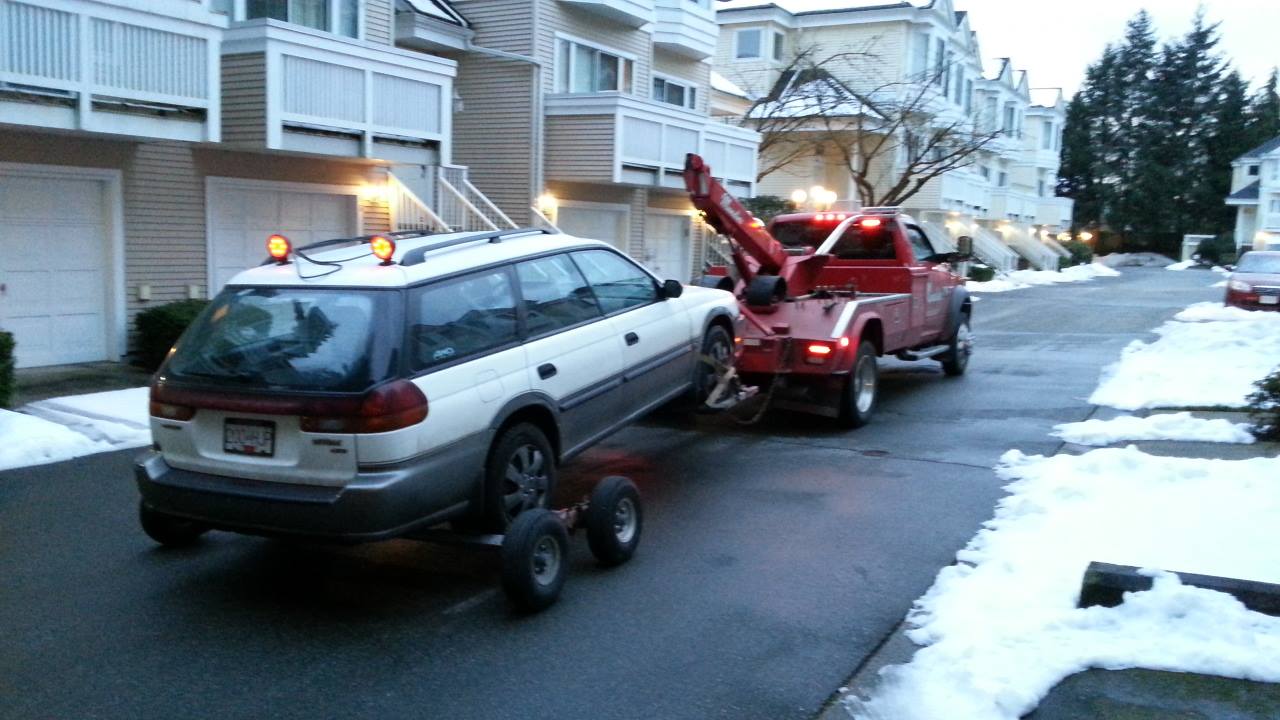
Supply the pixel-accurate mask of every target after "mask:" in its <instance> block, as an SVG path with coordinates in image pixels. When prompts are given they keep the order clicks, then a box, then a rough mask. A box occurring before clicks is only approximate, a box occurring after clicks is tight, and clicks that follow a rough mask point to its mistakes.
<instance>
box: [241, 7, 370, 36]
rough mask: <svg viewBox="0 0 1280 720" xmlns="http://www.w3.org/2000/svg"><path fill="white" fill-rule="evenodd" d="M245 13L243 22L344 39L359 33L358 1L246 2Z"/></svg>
mask: <svg viewBox="0 0 1280 720" xmlns="http://www.w3.org/2000/svg"><path fill="white" fill-rule="evenodd" d="M244 13H245V19H246V20H254V19H257V18H269V19H271V20H282V21H284V22H287V23H293V24H294V25H302V26H303V27H309V28H314V29H316V30H324V31H326V32H331V33H334V34H337V35H345V36H346V37H356V36H357V34H358V33H359V30H360V21H359V16H360V0H245V5H244Z"/></svg>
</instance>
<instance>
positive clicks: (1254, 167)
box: [1249, 165, 1258, 177]
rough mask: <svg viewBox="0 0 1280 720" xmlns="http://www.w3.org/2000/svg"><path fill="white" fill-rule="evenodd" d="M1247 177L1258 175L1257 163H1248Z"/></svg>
mask: <svg viewBox="0 0 1280 720" xmlns="http://www.w3.org/2000/svg"><path fill="white" fill-rule="evenodd" d="M1249 177H1258V166H1257V165H1250V166H1249Z"/></svg>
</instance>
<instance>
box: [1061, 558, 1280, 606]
mask: <svg viewBox="0 0 1280 720" xmlns="http://www.w3.org/2000/svg"><path fill="white" fill-rule="evenodd" d="M1173 574H1174V575H1177V576H1178V580H1179V581H1181V582H1182V584H1183V585H1191V586H1194V587H1198V588H1204V589H1206V590H1217V591H1218V592H1224V593H1227V594H1228V595H1231V596H1232V597H1234V598H1235V599H1237V600H1239V601H1240V602H1241V603H1242V604H1243V605H1244V606H1245V607H1247V608H1249V609H1250V610H1253V611H1255V612H1260V613H1263V614H1264V615H1272V616H1275V617H1280V585H1272V584H1270V583H1264V582H1256V581H1254V580H1237V579H1235V578H1226V577H1218V576H1216V575H1196V574H1193V573H1181V572H1175V573H1173ZM1152 582H1153V581H1152V578H1151V577H1150V576H1149V575H1144V574H1142V572H1141V570H1140V569H1139V568H1136V567H1132V566H1129V565H1112V564H1110V563H1101V562H1091V563H1089V568H1088V569H1087V570H1085V571H1084V579H1083V581H1082V582H1081V584H1080V601H1079V603H1078V604H1077V607H1082V608H1085V607H1093V606H1102V607H1115V606H1117V605H1119V604H1121V603H1123V602H1124V595H1125V593H1129V592H1142V591H1143V590H1150V589H1151V585H1152Z"/></svg>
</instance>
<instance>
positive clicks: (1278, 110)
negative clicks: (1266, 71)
mask: <svg viewBox="0 0 1280 720" xmlns="http://www.w3.org/2000/svg"><path fill="white" fill-rule="evenodd" d="M1278 74H1280V71H1277V70H1276V69H1275V68H1273V69H1272V70H1271V77H1269V78H1268V79H1267V82H1266V84H1265V85H1263V86H1262V88H1261V89H1260V90H1258V92H1257V94H1256V95H1254V96H1253V98H1252V99H1251V100H1250V101H1249V110H1248V125H1249V140H1250V145H1249V148H1248V149H1252V148H1255V147H1257V146H1259V145H1261V144H1262V143H1264V142H1266V141H1268V140H1270V139H1271V138H1274V137H1276V136H1278V135H1280V92H1277V85H1278V84H1280V78H1278V77H1277V75H1278ZM1248 149H1246V151H1247V150H1248Z"/></svg>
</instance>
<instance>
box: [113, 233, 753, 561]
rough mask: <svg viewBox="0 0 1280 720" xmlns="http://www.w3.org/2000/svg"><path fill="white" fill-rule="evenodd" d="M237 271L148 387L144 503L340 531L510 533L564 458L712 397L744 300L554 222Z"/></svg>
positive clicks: (239, 526)
mask: <svg viewBox="0 0 1280 720" xmlns="http://www.w3.org/2000/svg"><path fill="white" fill-rule="evenodd" d="M268 250H269V251H270V255H271V258H269V259H268V262H267V263H264V264H263V265H262V266H260V267H257V268H254V269H251V270H247V271H245V272H242V273H240V274H239V275H237V276H235V277H234V278H233V279H232V280H231V282H230V283H229V284H228V286H227V287H226V288H225V289H224V290H222V292H220V293H219V294H218V295H217V297H215V298H214V299H213V301H212V302H211V303H210V305H209V307H208V308H206V309H205V311H204V312H203V313H202V314H201V315H200V317H199V318H198V319H197V320H196V321H195V322H194V323H193V324H192V325H191V327H190V328H189V329H188V330H187V331H186V333H185V334H184V335H183V336H182V339H181V340H179V341H178V343H177V345H176V346H175V347H174V349H173V350H172V351H171V352H170V355H169V358H168V359H167V360H166V362H165V363H164V365H163V366H162V367H161V368H160V370H159V371H158V372H157V374H156V376H155V379H154V381H153V383H152V388H151V416H152V417H151V428H152V434H153V437H154V440H155V448H154V451H153V452H151V453H149V454H148V455H146V456H144V457H143V458H141V459H140V460H139V462H138V466H137V472H136V475H137V482H138V487H139V490H140V491H141V495H142V501H141V510H140V514H141V521H142V526H143V528H144V530H146V532H147V533H148V534H149V535H150V536H151V537H152V538H153V539H155V540H156V541H158V542H161V543H165V544H183V543H188V542H192V541H194V540H195V539H196V538H198V537H199V536H200V535H201V534H202V533H204V532H205V531H207V530H209V529H221V530H230V531H234V532H242V533H248V534H255V535H294V536H306V537H316V538H329V539H340V540H348V541H359V540H377V539H382V538H389V537H396V536H403V535H408V534H411V533H413V532H414V531H416V530H419V529H424V528H426V527H429V526H433V525H436V524H439V523H442V522H445V521H452V522H454V523H458V524H463V525H466V526H468V527H471V528H474V529H477V530H484V531H489V532H502V531H503V530H505V528H506V527H507V526H508V525H509V524H510V523H511V522H512V520H513V519H514V518H515V516H516V515H517V514H518V513H520V512H521V511H523V510H525V509H529V508H535V507H545V506H546V504H547V503H548V499H549V496H550V495H551V493H552V492H553V490H554V488H555V480H556V467H557V465H559V464H560V463H563V462H564V461H566V460H568V459H569V458H572V457H573V456H574V455H576V454H578V453H580V452H582V451H583V450H584V449H586V448H587V447H589V446H590V445H591V444H592V443H595V442H597V441H598V440H600V439H602V438H604V437H605V436H607V435H609V434H610V433H612V432H614V431H616V430H618V429H619V428H621V427H623V426H624V425H626V424H627V423H629V422H631V421H633V420H635V419H637V418H639V417H641V416H643V415H645V414H646V413H648V412H650V411H651V410H654V409H655V408H657V407H659V406H661V405H663V404H665V403H668V402H670V401H672V400H676V399H678V398H680V397H681V396H691V397H693V398H694V400H695V401H697V400H699V399H701V398H702V397H705V395H706V394H707V393H708V392H709V391H710V386H711V385H712V384H713V382H714V379H715V373H714V370H713V369H712V366H711V365H710V364H709V363H706V362H700V357H701V356H703V355H708V356H711V357H713V358H715V359H716V360H718V361H720V362H728V361H730V358H731V356H732V351H733V327H734V323H735V322H736V321H737V319H738V309H737V303H736V302H735V300H734V298H733V296H732V295H730V294H729V293H727V292H723V291H719V290H712V289H709V288H702V287H685V286H682V285H681V284H680V283H679V282H676V281H673V280H667V281H666V282H662V281H660V280H659V279H657V278H655V277H654V276H653V275H652V274H650V273H649V272H648V271H646V270H645V269H644V268H642V267H641V266H639V265H637V264H636V263H634V262H633V261H631V260H630V259H629V258H627V257H625V256H624V255H622V254H621V253H619V252H618V251H616V250H615V249H613V248H612V247H611V246H609V245H607V244H605V243H602V242H598V241H595V240H586V239H582V238H577V237H571V236H568V235H562V234H552V233H547V232H545V231H542V230H510V231H502V232H489V233H478V234H477V233H452V234H445V235H424V234H422V233H393V234H388V235H379V236H372V237H366V238H354V239H349V240H339V241H326V242H324V243H317V244H315V245H312V246H309V247H308V248H299V249H297V250H294V249H292V248H291V247H289V243H288V241H287V239H285V238H283V237H281V236H278V235H276V236H272V237H271V238H270V239H269V241H268Z"/></svg>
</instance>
